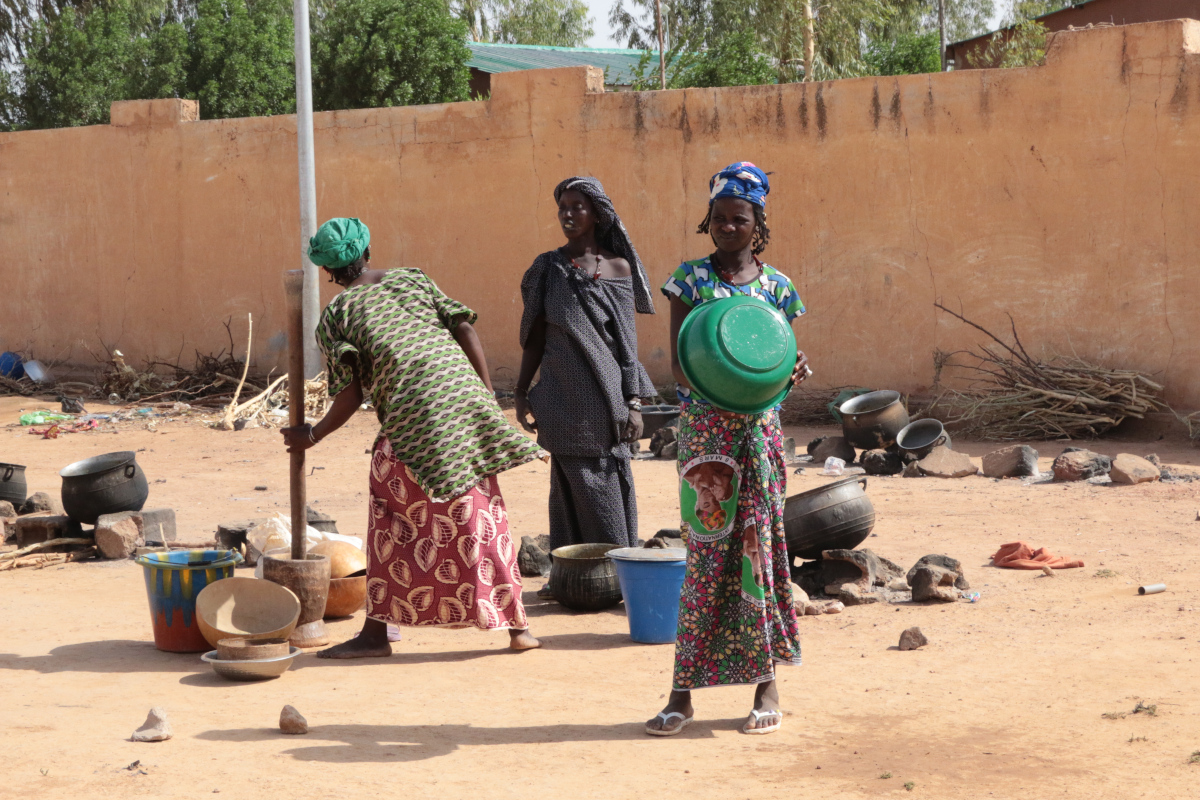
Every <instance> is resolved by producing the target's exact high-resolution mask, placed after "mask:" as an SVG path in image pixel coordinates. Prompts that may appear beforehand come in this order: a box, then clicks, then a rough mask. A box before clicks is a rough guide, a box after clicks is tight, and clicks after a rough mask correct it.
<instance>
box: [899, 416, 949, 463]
mask: <svg viewBox="0 0 1200 800" xmlns="http://www.w3.org/2000/svg"><path fill="white" fill-rule="evenodd" d="M940 444H941V445H945V446H946V447H950V434H948V433H946V428H945V427H944V426H943V425H942V423H940V422H938V421H937V420H936V419H919V420H917V421H916V422H912V423H909V424H908V425H906V426H905V427H904V430H902V431H900V433H899V434H898V435H897V436H896V446H897V447H899V448H900V449H901V450H903V451H905V452H906V453H912V454H913V455H914V456H916V457H917V458H924V457H925V456H927V455H929V454H930V453H932V452H933V448H935V447H937V446H938V445H940Z"/></svg>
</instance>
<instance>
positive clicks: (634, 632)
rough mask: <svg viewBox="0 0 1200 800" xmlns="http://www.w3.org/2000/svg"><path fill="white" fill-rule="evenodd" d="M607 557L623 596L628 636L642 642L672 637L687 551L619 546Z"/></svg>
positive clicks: (660, 641) (685, 567)
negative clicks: (613, 566) (613, 568)
mask: <svg viewBox="0 0 1200 800" xmlns="http://www.w3.org/2000/svg"><path fill="white" fill-rule="evenodd" d="M608 557H609V558H610V559H612V562H613V564H615V565H616V567H617V580H619V581H620V582H621V594H622V595H624V597H625V615H626V616H627V617H628V618H629V638H631V639H633V640H634V641H635V642H642V643H643V644H667V643H669V642H673V641H675V630H676V628H678V627H679V593H680V591H681V590H682V589H683V574H684V572H685V571H686V570H687V551H686V550H684V549H683V548H682V547H666V548H661V549H658V550H647V549H644V548H640V547H623V548H621V549H620V550H610V551H608Z"/></svg>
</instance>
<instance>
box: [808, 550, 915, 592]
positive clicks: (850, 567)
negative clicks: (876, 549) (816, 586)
mask: <svg viewBox="0 0 1200 800" xmlns="http://www.w3.org/2000/svg"><path fill="white" fill-rule="evenodd" d="M816 563H817V564H818V565H819V569H820V580H821V581H822V584H821V585H822V586H826V587H827V586H837V587H840V586H841V585H842V584H844V583H853V584H856V585H857V586H858V588H859V589H860V590H861V591H862V592H870V591H872V590H873V589H874V588H875V587H876V586H887V583H888V581H890V580H891V579H892V578H898V577H900V576H901V575H903V574H904V570H902V569H901V568H900V567H899V566H897V565H896V564H893V563H892V562H891V561H888V560H887V559H886V558H880V557H879V556H877V555H875V554H874V553H872V552H871V551H870V550H868V549H866V548H864V549H862V550H826V551H825V552H823V553H822V554H821V560H820V561H819V562H816ZM797 582H798V583H800V582H799V581H797ZM803 585H804V584H803V583H801V586H803Z"/></svg>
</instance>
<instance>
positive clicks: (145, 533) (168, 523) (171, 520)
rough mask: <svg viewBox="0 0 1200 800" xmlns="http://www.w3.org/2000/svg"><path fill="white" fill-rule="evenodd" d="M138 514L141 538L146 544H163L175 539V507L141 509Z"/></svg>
mask: <svg viewBox="0 0 1200 800" xmlns="http://www.w3.org/2000/svg"><path fill="white" fill-rule="evenodd" d="M138 516H140V517H141V520H142V538H143V539H144V540H145V541H146V544H148V545H164V544H168V543H170V542H173V541H175V536H176V533H175V509H173V508H151V509H149V510H147V509H142V510H141V511H139V512H138Z"/></svg>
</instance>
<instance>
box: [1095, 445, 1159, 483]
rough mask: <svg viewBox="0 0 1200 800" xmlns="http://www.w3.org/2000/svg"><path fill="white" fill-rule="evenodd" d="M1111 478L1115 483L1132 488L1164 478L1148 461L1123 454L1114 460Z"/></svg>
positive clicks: (1110, 473) (1110, 472)
mask: <svg viewBox="0 0 1200 800" xmlns="http://www.w3.org/2000/svg"><path fill="white" fill-rule="evenodd" d="M1108 474H1109V477H1111V478H1112V482H1113V483H1123V484H1125V485H1126V486H1132V485H1133V484H1136V483H1148V482H1149V481H1156V480H1158V479H1159V478H1161V477H1162V472H1161V471H1160V470H1159V468H1158V467H1156V466H1154V464H1152V463H1151V462H1150V461H1149V460H1148V459H1145V458H1141V457H1139V456H1134V455H1130V454H1129V453H1121V454H1120V455H1118V456H1117V457H1116V458H1114V459H1113V462H1112V469H1111V470H1110V471H1109V473H1108Z"/></svg>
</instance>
